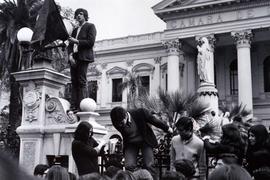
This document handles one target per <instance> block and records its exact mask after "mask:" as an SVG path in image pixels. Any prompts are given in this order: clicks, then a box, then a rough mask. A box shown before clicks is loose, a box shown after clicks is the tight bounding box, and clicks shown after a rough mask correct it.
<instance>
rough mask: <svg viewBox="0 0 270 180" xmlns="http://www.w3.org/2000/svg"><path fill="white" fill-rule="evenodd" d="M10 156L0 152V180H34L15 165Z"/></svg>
mask: <svg viewBox="0 0 270 180" xmlns="http://www.w3.org/2000/svg"><path fill="white" fill-rule="evenodd" d="M15 162H16V160H15V159H12V158H11V155H10V154H8V153H6V152H3V151H0V179H1V180H34V179H36V178H34V177H33V176H30V175H28V174H27V173H26V172H24V171H23V170H22V169H20V167H19V166H18V165H17V164H16V163H15Z"/></svg>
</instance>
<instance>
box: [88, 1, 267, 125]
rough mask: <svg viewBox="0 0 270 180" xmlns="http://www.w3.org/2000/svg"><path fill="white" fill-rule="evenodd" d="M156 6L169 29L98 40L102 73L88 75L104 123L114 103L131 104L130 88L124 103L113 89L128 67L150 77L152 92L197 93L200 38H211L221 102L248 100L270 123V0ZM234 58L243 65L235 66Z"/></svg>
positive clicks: (96, 65)
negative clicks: (115, 97) (269, 69)
mask: <svg viewBox="0 0 270 180" xmlns="http://www.w3.org/2000/svg"><path fill="white" fill-rule="evenodd" d="M153 10H154V13H155V14H156V15H157V16H158V17H160V18H161V19H162V20H163V21H164V22H166V24H167V29H166V30H165V31H163V32H155V33H150V34H142V35H137V36H127V37H121V38H116V39H107V40H101V41H98V42H96V45H95V52H96V62H95V68H96V69H97V71H98V72H99V73H92V74H94V75H91V74H90V73H89V76H88V80H89V81H93V80H94V81H97V84H98V90H97V105H98V108H97V109H98V112H99V113H100V114H101V117H100V118H99V119H100V121H99V122H100V123H101V124H103V125H110V119H109V116H108V115H109V111H110V109H111V108H112V107H114V106H116V105H123V106H126V104H127V90H124V92H123V93H122V101H120V102H113V101H112V92H113V79H117V78H125V77H126V76H127V72H132V71H134V72H135V73H137V74H139V75H140V76H149V93H150V95H155V94H156V92H157V89H158V88H159V87H161V88H162V89H166V90H168V91H170V90H172V91H174V90H177V89H180V90H181V91H182V92H184V93H188V92H196V91H197V90H198V88H199V86H200V82H199V78H198V74H197V62H196V58H197V52H198V50H197V48H196V47H197V40H198V38H201V37H207V38H208V39H209V42H210V44H211V47H212V50H211V51H212V54H213V61H214V62H213V63H214V65H213V69H210V71H212V73H214V79H215V83H214V84H215V86H216V89H217V90H218V100H219V104H222V103H223V102H229V103H230V102H234V103H239V104H240V103H243V104H246V105H247V107H248V108H250V109H251V110H253V113H254V116H256V117H258V118H259V119H260V120H263V123H265V124H266V125H269V122H270V121H269V120H270V113H269V112H270V92H268V90H266V88H265V87H266V86H267V84H269V83H270V82H268V81H269V79H270V78H267V77H266V76H267V75H265V72H264V71H265V68H266V67H265V65H266V64H267V62H266V61H267V60H268V57H270V52H269V50H268V49H269V47H270V46H269V45H270V38H269V37H270V36H269V35H270V32H269V27H270V2H269V1H267V0H250V1H242V0H240V1H236V0H222V1H216V0H195V1H194V0H192V1H191V0H184V1H177V0H164V1H162V2H160V3H159V4H157V5H155V6H154V7H153ZM209 37H210V38H209ZM212 40H214V42H213V41H212ZM234 61H236V64H238V67H237V69H233V67H232V64H233V62H234ZM138 67H139V68H138ZM136 69H137V71H136ZM268 76H269V75H268ZM267 79H268V81H267Z"/></svg>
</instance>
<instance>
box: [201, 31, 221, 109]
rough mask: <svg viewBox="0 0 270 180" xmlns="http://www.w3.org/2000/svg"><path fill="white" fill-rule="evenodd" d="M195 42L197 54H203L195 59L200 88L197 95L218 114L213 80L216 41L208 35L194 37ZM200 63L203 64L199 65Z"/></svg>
mask: <svg viewBox="0 0 270 180" xmlns="http://www.w3.org/2000/svg"><path fill="white" fill-rule="evenodd" d="M196 40H197V43H198V46H197V48H198V53H203V54H202V55H201V56H202V57H199V56H198V57H197V65H198V66H197V67H198V68H197V70H198V73H199V77H200V87H199V88H198V93H199V96H200V98H201V99H202V100H203V101H204V102H206V103H208V104H209V105H210V107H211V109H212V110H213V111H215V112H216V113H218V91H217V89H216V86H215V79H214V78H215V73H214V48H215V42H216V39H215V37H214V35H208V36H206V37H196ZM202 43H203V44H202ZM200 48H201V49H200ZM199 58H203V60H202V61H204V62H199ZM200 63H204V64H201V65H200ZM202 66H204V67H202ZM200 68H203V69H200ZM200 71H201V72H200ZM202 72H204V73H205V74H206V75H205V77H206V78H205V79H201V78H202V77H201V75H200V73H202Z"/></svg>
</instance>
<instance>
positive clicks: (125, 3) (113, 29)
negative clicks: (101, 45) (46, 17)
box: [55, 0, 165, 40]
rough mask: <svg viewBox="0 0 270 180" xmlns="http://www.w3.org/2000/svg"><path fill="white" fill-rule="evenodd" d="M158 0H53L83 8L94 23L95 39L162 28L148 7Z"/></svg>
mask: <svg viewBox="0 0 270 180" xmlns="http://www.w3.org/2000/svg"><path fill="white" fill-rule="evenodd" d="M161 1H162V0H55V2H56V3H58V4H60V6H61V7H70V8H72V9H73V10H74V11H75V10H76V9H77V8H84V9H86V10H87V11H88V13H89V20H88V21H89V22H92V23H94V24H95V26H96V29H97V40H103V39H111V38H118V37H125V36H128V35H139V34H145V33H152V32H158V31H163V30H164V29H165V23H164V22H163V21H162V20H161V19H159V18H158V17H157V16H156V15H155V14H154V12H153V10H152V8H151V7H153V6H154V5H156V4H157V3H159V2H161Z"/></svg>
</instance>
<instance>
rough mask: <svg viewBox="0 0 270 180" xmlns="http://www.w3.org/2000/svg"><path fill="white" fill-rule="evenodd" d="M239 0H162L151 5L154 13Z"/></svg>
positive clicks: (237, 0)
mask: <svg viewBox="0 0 270 180" xmlns="http://www.w3.org/2000/svg"><path fill="white" fill-rule="evenodd" d="M233 2H240V0H164V1H162V2H160V3H158V4H157V5H155V6H153V7H152V9H153V10H154V12H155V14H160V13H168V12H174V11H176V12H179V11H187V10H190V9H191V10H194V9H196V8H200V9H201V8H203V7H212V6H215V5H219V6H220V5H222V4H231V3H233Z"/></svg>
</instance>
